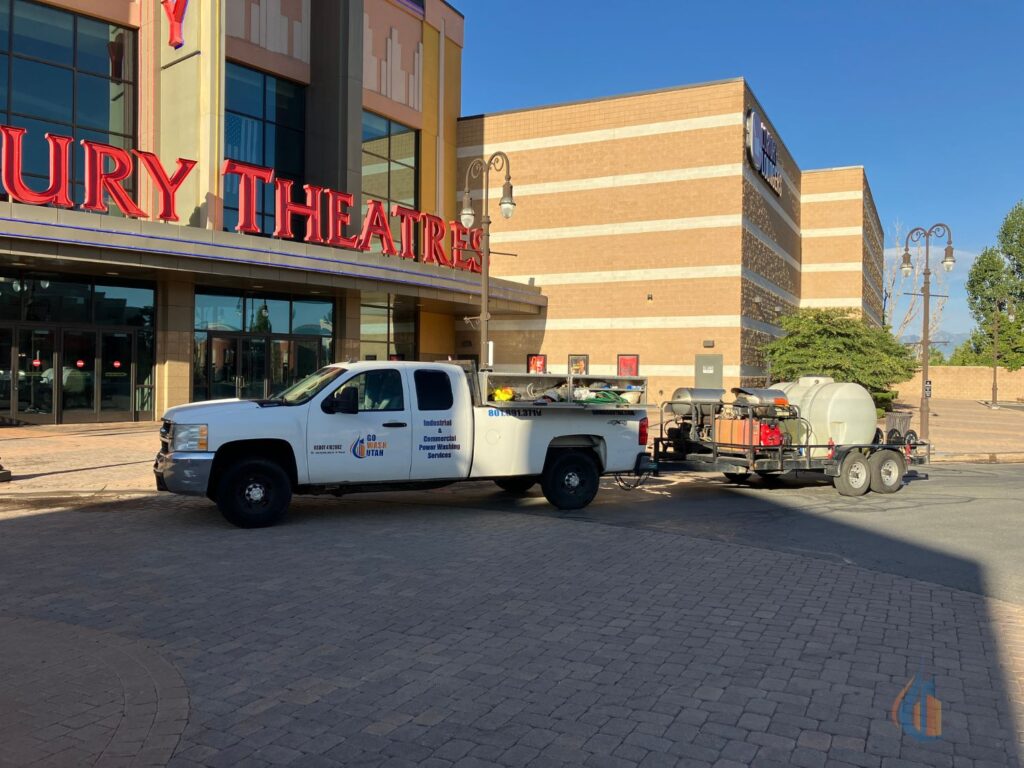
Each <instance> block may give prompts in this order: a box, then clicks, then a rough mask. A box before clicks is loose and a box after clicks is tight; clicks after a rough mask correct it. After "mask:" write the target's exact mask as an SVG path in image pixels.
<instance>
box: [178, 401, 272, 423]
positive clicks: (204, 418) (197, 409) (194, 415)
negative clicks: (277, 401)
mask: <svg viewBox="0 0 1024 768" xmlns="http://www.w3.org/2000/svg"><path fill="white" fill-rule="evenodd" d="M258 410H260V407H259V405H257V404H256V403H255V402H253V401H252V400H238V399H237V398H232V399H230V400H208V401H206V402H203V403H190V404H189V405H176V406H174V407H173V408H168V409H167V412H166V413H164V418H165V419H166V420H168V421H173V422H175V423H177V424H206V423H207V422H209V421H210V420H211V419H216V420H218V421H219V420H221V419H230V418H233V417H236V416H243V414H250V415H251V414H252V412H253V411H258Z"/></svg>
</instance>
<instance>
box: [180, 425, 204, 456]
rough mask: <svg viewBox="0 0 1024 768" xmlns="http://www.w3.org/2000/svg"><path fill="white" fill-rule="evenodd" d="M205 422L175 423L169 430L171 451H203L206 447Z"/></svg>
mask: <svg viewBox="0 0 1024 768" xmlns="http://www.w3.org/2000/svg"><path fill="white" fill-rule="evenodd" d="M206 438H207V429H206V425H205V424H175V425H174V426H173V427H172V432H171V450H172V451H205V450H206V447H207V439H206Z"/></svg>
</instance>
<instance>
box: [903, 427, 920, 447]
mask: <svg viewBox="0 0 1024 768" xmlns="http://www.w3.org/2000/svg"><path fill="white" fill-rule="evenodd" d="M920 442H921V438H919V437H918V436H917V432H915V431H914V430H912V429H908V430H907V434H905V435H904V436H903V443H904V444H905V445H917V444H918V443H920Z"/></svg>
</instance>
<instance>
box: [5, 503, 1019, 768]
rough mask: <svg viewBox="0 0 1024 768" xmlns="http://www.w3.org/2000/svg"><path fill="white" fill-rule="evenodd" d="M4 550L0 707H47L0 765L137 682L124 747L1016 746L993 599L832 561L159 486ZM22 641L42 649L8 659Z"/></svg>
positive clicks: (700, 762) (96, 722)
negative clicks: (904, 694) (918, 690)
mask: <svg viewBox="0 0 1024 768" xmlns="http://www.w3.org/2000/svg"><path fill="white" fill-rule="evenodd" d="M4 510H7V511H4ZM0 563H2V567H0V617H4V620H5V621H7V622H10V623H11V626H13V625H15V624H16V625H17V626H18V627H20V628H21V630H20V631H15V632H8V633H0V659H4V660H5V661H4V666H3V668H2V670H0V671H5V672H9V673H10V674H12V677H11V678H9V680H8V682H7V683H6V684H5V685H2V686H0V711H8V710H9V711H15V712H22V710H24V709H25V703H26V702H29V703H32V702H37V703H38V702H44V705H41V706H36V705H35V704H32V706H34V707H35V709H34V710H32V711H30V712H28V713H27V714H25V713H24V712H22V714H20V715H19V716H18V717H20V718H21V719H19V720H11V721H10V722H13V723H15V725H14V726H12V727H10V728H8V730H9V731H11V732H12V734H13V735H14V736H15V737H17V738H18V739H19V741H18V744H19V745H20V746H19V749H21V750H23V751H22V752H19V753H17V754H15V755H14V757H13V758H12V757H11V756H10V755H4V753H3V750H4V746H3V745H2V744H0V763H4V761H5V760H6V761H7V762H9V763H13V764H22V763H21V762H20V759H19V756H20V757H26V758H39V759H43V760H50V761H51V762H53V761H55V760H57V757H56V756H59V755H60V754H61V752H62V751H63V750H69V749H78V750H80V751H82V750H84V751H85V752H87V755H88V756H92V755H97V754H103V749H104V747H105V745H106V744H109V743H110V740H111V739H113V736H111V733H112V732H113V733H116V732H117V730H118V729H119V727H120V724H119V722H118V719H117V712H116V711H115V710H116V709H117V702H119V701H123V702H127V701H128V700H129V699H131V697H132V692H136V693H138V692H139V691H140V690H141V689H146V690H147V691H149V693H147V694H139V695H137V696H136V698H135V699H134V702H135V703H136V704H138V705H140V706H141V707H142V709H141V710H139V711H138V712H135V713H134V714H133V710H132V707H131V706H129V705H128V704H124V705H123V708H122V712H123V716H124V717H126V718H127V717H129V716H131V717H132V718H133V720H134V721H135V725H133V727H132V728H120V730H121V731H122V738H121V739H120V740H119V741H118V742H117V743H118V744H121V745H135V748H137V749H138V750H139V753H132V752H131V749H132V747H122V748H120V749H119V750H117V752H118V753H119V755H120V757H121V759H122V760H123V761H124V762H126V763H130V762H131V761H132V760H135V759H138V760H140V761H142V762H145V761H146V760H147V759H148V760H151V761H153V760H154V759H155V756H156V755H157V754H158V753H157V752H155V751H154V750H160V749H172V750H173V757H171V758H170V764H171V765H173V766H179V767H180V768H185V766H210V767H211V768H212V767H213V766H228V765H231V766H233V765H246V766H260V765H286V764H294V765H305V766H319V765H346V766H353V765H388V766H405V765H414V764H418V765H424V766H459V768H469V767H471V766H480V765H508V766H519V765H538V766H540V765H588V766H595V767H600V766H633V765H642V766H658V765H687V766H718V767H719V768H727V767H728V766H742V765H754V766H803V767H805V768H821V767H824V766H835V767H839V766H864V767H866V768H914V767H915V766H921V767H922V768H923V767H925V766H927V767H929V768H933V767H935V766H940V767H948V768H968V767H971V768H986V767H988V766H997V765H998V766H1003V765H1016V758H1015V754H1016V743H1015V742H1016V738H1015V736H1014V728H1013V720H1012V712H1011V705H1010V704H1009V703H1008V702H1009V700H1008V698H1007V697H1008V693H1007V682H1006V681H1005V680H1004V675H1005V674H1006V673H1005V672H1004V671H1003V669H1002V666H1001V665H1002V658H1001V654H1002V653H1003V652H1004V649H1002V648H1001V647H1000V646H999V644H998V643H997V642H996V639H995V638H996V634H995V628H994V621H995V620H994V618H993V617H992V616H991V615H990V610H989V607H988V603H987V601H986V600H985V599H984V598H981V597H979V596H976V595H971V594H967V593H963V592H957V591H954V590H950V589H946V588H943V587H938V586H934V585H929V584H926V583H922V582H918V581H913V580H910V579H905V578H901V577H896V576H891V575H886V574H881V573H875V572H871V571H866V570H863V569H859V568H855V567H851V566H846V565H842V564H835V563H831V562H826V561H824V560H818V559H811V558H806V557H800V556H796V555H789V554H780V553H778V552H769V551H763V550H759V549H753V548H749V547H741V546H734V545H731V544H727V543H718V542H711V541H706V540H698V539H692V538H689V537H686V536H680V535H675V534H672V533H666V532H659V531H650V530H636V529H630V528H623V527H611V526H604V525H595V524H588V523H582V522H579V521H574V520H571V519H557V518H551V517H539V516H533V515H523V514H516V513H513V512H496V511H483V510H473V509H446V508H443V507H426V506H419V505H417V504H415V503H410V504H406V505H403V506H396V505H393V504H392V503H390V502H387V501H375V500H373V499H372V498H366V499H362V500H358V501H357V500H347V501H337V500H327V499H301V500H299V501H297V502H296V504H295V507H294V509H293V514H292V517H291V519H290V522H289V524H287V525H284V526H280V527H277V528H273V529H267V530H261V531H241V530H237V529H234V528H231V527H229V526H227V525H226V524H225V523H224V522H223V521H222V520H221V519H220V517H219V515H217V513H216V511H215V510H214V509H213V508H212V506H211V505H210V504H209V503H208V502H206V501H205V500H201V499H183V498H169V497H162V498H159V499H152V498H150V499H142V500H139V499H136V500H130V501H122V502H116V503H115V502H109V501H104V502H102V503H99V504H97V505H96V506H93V507H87V508H85V509H81V510H78V511H64V512H57V513H53V512H47V511H46V510H41V509H38V508H36V509H31V508H26V509H24V510H20V511H19V510H18V509H16V508H14V507H11V506H7V507H0ZM36 622H45V624H39V623H36ZM47 626H49V627H50V628H51V630H52V634H50V635H47V634H46V633H45V632H43V630H44V629H45V628H46V627H47ZM25 627H29V628H30V629H25ZM33 632H34V633H36V634H37V635H39V633H42V635H40V637H52V638H53V639H52V641H50V642H52V643H56V644H58V645H59V644H62V643H63V644H65V645H67V644H68V643H70V642H71V641H70V639H69V638H71V637H73V636H74V635H75V633H88V634H89V637H91V638H93V640H92V641H91V642H93V644H94V646H95V647H96V648H102V647H103V646H104V643H103V642H101V641H100V640H98V639H96V638H108V641H107V643H106V645H109V646H111V647H114V648H122V649H123V648H127V649H129V650H130V649H135V650H134V651H132V654H133V658H135V659H136V660H137V661H136V662H135V663H136V669H137V675H136V677H135V678H134V679H135V680H137V681H142V682H135V683H133V682H132V681H131V680H122V681H121V682H120V683H118V682H117V681H115V680H114V679H112V677H111V675H110V674H109V669H110V668H113V667H116V662H115V661H114V660H113V657H109V658H108V659H107V661H106V662H105V663H106V665H107V666H104V665H103V664H100V663H99V662H95V663H92V662H90V663H86V662H87V661H88V657H89V654H90V653H91V652H90V651H85V650H78V651H75V653H77V654H78V656H77V657H76V656H74V655H70V656H66V657H63V658H62V657H61V654H60V653H59V652H56V651H53V650H51V651H47V649H46V648H45V647H43V646H45V643H44V642H43V640H42V639H39V640H36V641H35V642H34V647H32V648H27V647H26V644H27V642H28V641H27V640H26V637H27V634H31V633H33ZM83 637H84V635H83ZM125 644H127V645H125ZM74 647H78V646H74ZM118 652H124V653H128V650H125V651H118ZM69 653H71V652H70V651H69ZM96 653H99V651H96ZM34 657H43V658H46V659H49V663H52V664H53V665H54V666H53V668H52V669H50V670H49V671H48V672H47V673H46V674H40V675H38V676H35V677H33V676H32V675H31V674H28V673H26V672H24V670H21V671H18V670H19V667H21V666H23V665H20V664H19V659H21V660H22V661H24V660H26V659H28V658H34ZM76 658H77V659H81V662H82V663H81V664H79V663H76ZM146 659H149V661H146ZM161 663H166V664H169V665H173V668H174V669H176V670H177V673H178V674H180V680H181V681H182V684H183V685H184V687H185V688H187V696H186V695H185V694H184V693H183V692H182V691H183V689H182V688H181V687H176V684H175V679H176V678H175V676H174V675H173V674H170V673H168V672H167V670H166V669H161V668H160V664H161ZM922 664H923V665H924V668H925V669H926V670H927V672H928V673H929V674H932V675H934V678H935V683H936V688H937V695H938V697H939V698H940V699H941V700H942V703H943V720H942V722H943V735H942V737H941V738H940V739H937V740H935V741H932V742H928V743H921V742H918V741H915V740H914V739H912V738H911V737H910V736H909V735H908V734H905V733H902V734H901V733H900V731H899V730H898V729H897V728H896V727H895V726H894V725H893V723H892V722H891V721H890V719H889V710H890V707H891V705H892V702H893V699H894V697H895V696H896V695H897V694H898V692H899V691H900V689H901V688H902V687H903V685H904V684H905V682H906V681H907V680H908V679H909V677H910V676H911V675H914V674H915V673H917V671H918V670H919V668H920V667H921V665H922ZM12 667H13V668H14V671H13V672H11V668H12ZM146 670H149V671H146ZM27 686H32V688H33V690H32V691H26V687H27ZM119 686H120V687H119ZM147 686H148V687H147ZM153 691H156V692H157V693H156V695H155V700H153V698H152V697H153V696H154V694H153V693H152V692H153ZM161 692H166V694H164V693H161ZM164 695H166V696H167V697H168V698H169V699H170V702H169V703H168V705H167V706H166V707H165V708H164V713H165V714H164V715H160V711H161V710H160V706H159V705H160V701H161V699H162V698H163V696H164ZM26 696H28V698H26ZM152 704H156V705H157V707H156V709H153V707H152V706H150V705H152ZM4 707H6V708H7V710H4V709H3V708H4ZM48 707H49V709H48ZM147 707H148V708H147ZM50 710H53V711H57V712H58V714H59V715H60V717H57V715H54V714H53V713H52V712H51V711H50ZM183 710H184V711H187V715H186V716H184V717H185V718H186V719H182V717H183V716H182V715H180V714H177V713H179V712H181V711H183ZM33 711H34V712H35V714H34V715H33V714H32V712H33ZM33 718H34V719H33ZM19 724H20V725H19ZM82 729H84V731H83V730H82ZM175 729H177V730H179V731H180V732H179V733H174V731H175ZM150 738H151V739H152V742H151V746H149V747H147V749H148V750H149V751H148V755H149V757H148V758H144V757H138V758H137V755H138V754H141V752H142V750H143V746H144V745H145V744H146V743H147V740H148V739H150ZM105 739H106V740H107V741H104V740H105ZM172 742H173V743H172ZM44 752H45V754H43V753H44ZM69 754H70V753H69ZM119 755H118V754H110V753H108V754H107V755H106V759H107V764H111V765H113V764H118V762H117V760H116V759H115V758H117V757H118V756H119ZM57 762H58V763H59V760H57Z"/></svg>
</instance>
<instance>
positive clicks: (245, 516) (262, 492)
mask: <svg viewBox="0 0 1024 768" xmlns="http://www.w3.org/2000/svg"><path fill="white" fill-rule="evenodd" d="M291 501H292V484H291V480H289V479H288V473H286V472H285V471H284V470H283V469H282V468H281V466H280V465H279V464H277V463H276V462H273V461H270V460H268V459H247V460H242V461H239V462H238V463H237V464H235V465H233V466H231V467H229V468H228V469H227V470H226V471H225V472H224V475H223V476H222V477H221V479H220V484H219V485H218V488H217V508H218V509H220V512H221V514H222V515H224V517H225V519H226V520H227V521H228V522H229V523H231V524H233V525H237V526H238V527H239V528H266V527H267V526H269V525H274V524H275V523H277V522H279V521H280V520H281V518H282V517H284V514H285V512H287V511H288V505H289V504H291Z"/></svg>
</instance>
